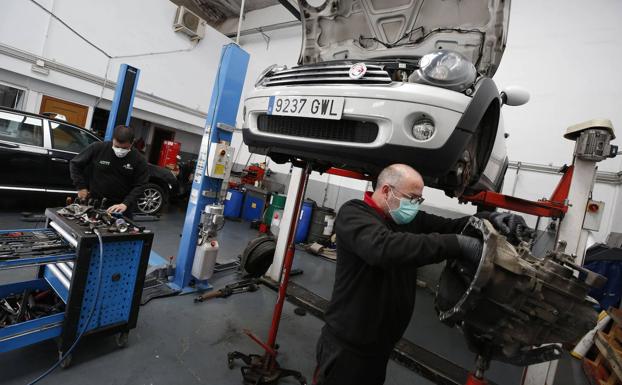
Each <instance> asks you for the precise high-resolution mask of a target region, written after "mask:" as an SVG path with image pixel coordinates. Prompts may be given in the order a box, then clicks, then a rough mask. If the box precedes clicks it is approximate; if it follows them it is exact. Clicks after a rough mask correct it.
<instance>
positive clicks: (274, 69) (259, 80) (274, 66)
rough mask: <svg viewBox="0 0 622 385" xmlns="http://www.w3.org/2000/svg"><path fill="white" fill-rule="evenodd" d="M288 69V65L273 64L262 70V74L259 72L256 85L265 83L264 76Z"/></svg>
mask: <svg viewBox="0 0 622 385" xmlns="http://www.w3.org/2000/svg"><path fill="white" fill-rule="evenodd" d="M286 69H287V66H286V65H278V64H272V65H271V66H269V67H268V68H266V69H265V70H263V71H261V74H259V76H258V77H257V81H256V82H255V87H259V86H260V85H261V83H263V80H264V78H265V77H266V76H268V75H270V74H271V73H273V72H279V71H283V70H286Z"/></svg>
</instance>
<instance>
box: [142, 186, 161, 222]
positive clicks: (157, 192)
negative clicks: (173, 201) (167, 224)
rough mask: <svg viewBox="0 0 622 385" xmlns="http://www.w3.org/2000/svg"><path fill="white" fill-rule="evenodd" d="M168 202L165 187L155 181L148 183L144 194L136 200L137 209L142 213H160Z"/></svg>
mask: <svg viewBox="0 0 622 385" xmlns="http://www.w3.org/2000/svg"><path fill="white" fill-rule="evenodd" d="M165 203H166V193H165V192H164V189H163V188H162V187H160V186H158V185H157V184H155V183H147V184H146V185H145V188H144V189H143V193H142V195H141V196H140V197H139V198H138V199H137V200H136V211H137V212H139V213H141V214H146V215H155V214H158V213H159V212H160V211H161V210H162V208H163V207H164V204H165Z"/></svg>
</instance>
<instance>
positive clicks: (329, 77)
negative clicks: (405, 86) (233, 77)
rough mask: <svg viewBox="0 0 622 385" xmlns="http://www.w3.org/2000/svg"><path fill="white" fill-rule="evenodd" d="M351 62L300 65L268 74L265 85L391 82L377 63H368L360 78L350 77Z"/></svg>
mask: <svg viewBox="0 0 622 385" xmlns="http://www.w3.org/2000/svg"><path fill="white" fill-rule="evenodd" d="M350 67H351V64H348V63H342V64H330V65H329V64H325V65H310V66H299V67H294V68H291V69H288V70H283V71H279V72H276V73H273V74H270V75H268V76H266V78H265V79H264V82H263V86H264V87H270V86H287V85H294V84H390V83H391V77H390V76H389V73H388V72H387V71H385V70H384V69H383V66H380V65H377V64H366V67H367V72H365V75H364V76H363V77H362V78H360V79H352V78H350V75H349V71H350Z"/></svg>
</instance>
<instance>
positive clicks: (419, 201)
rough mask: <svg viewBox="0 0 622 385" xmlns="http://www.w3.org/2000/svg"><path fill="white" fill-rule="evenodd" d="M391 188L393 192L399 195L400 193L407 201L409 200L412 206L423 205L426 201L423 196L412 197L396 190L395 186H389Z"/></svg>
mask: <svg viewBox="0 0 622 385" xmlns="http://www.w3.org/2000/svg"><path fill="white" fill-rule="evenodd" d="M389 187H391V189H392V190H395V191H397V192H398V193H400V195H401V196H402V197H404V198H406V199H408V201H409V202H410V203H412V204H422V203H423V201H424V200H425V198H424V197H422V196H411V195H408V194H404V193H403V192H401V191H400V190H398V189H396V188H395V186H391V185H389Z"/></svg>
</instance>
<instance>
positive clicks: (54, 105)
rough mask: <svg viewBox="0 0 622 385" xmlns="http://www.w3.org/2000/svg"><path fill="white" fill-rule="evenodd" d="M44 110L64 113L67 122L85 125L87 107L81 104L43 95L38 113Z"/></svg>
mask: <svg viewBox="0 0 622 385" xmlns="http://www.w3.org/2000/svg"><path fill="white" fill-rule="evenodd" d="M45 112H54V113H57V114H61V115H65V117H66V118H67V122H69V123H72V124H75V125H78V126H80V127H85V125H86V117H87V115H88V113H89V108H88V107H87V106H83V105H81V104H77V103H72V102H68V101H66V100H62V99H56V98H53V97H51V96H47V95H43V98H42V99H41V109H40V110H39V113H40V114H43V113H45Z"/></svg>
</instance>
